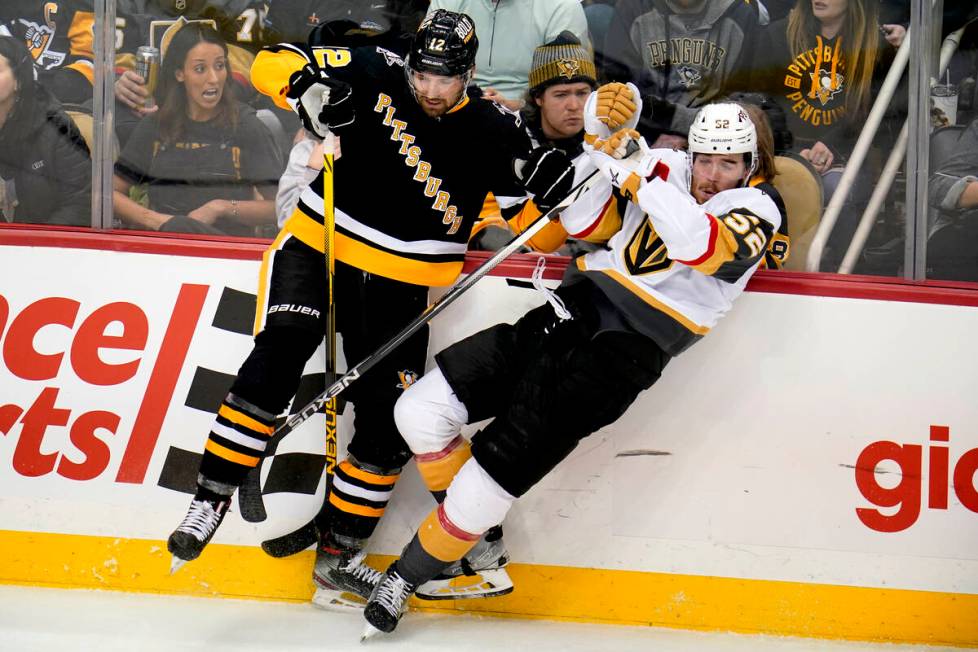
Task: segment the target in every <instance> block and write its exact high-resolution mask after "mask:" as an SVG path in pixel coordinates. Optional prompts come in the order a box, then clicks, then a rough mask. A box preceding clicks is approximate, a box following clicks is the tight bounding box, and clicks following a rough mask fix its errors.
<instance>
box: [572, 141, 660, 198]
mask: <svg viewBox="0 0 978 652" xmlns="http://www.w3.org/2000/svg"><path fill="white" fill-rule="evenodd" d="M588 155H589V156H590V157H591V160H592V161H593V162H594V164H595V165H596V166H597V167H598V169H599V170H601V173H602V174H604V175H605V176H606V177H607V178H608V180H609V181H611V185H613V186H614V187H615V188H618V189H619V190H620V191H621V193H622V195H623V196H624V197H625V199H628V200H629V201H636V199H635V198H636V196H637V195H638V191H639V190H640V189H641V188H642V187H643V186H644V185H645V184H646V183H647V180H648V179H649V178H650V177H652V176H653V175H654V172H655V166H656V165H657V164H658V163H659V157H658V156H656V155H655V154H654V153H653V150H651V149H649V146H648V145H647V144H646V143H645V139H644V138H642V137H641V136H639V135H638V132H637V131H635V130H634V129H622V130H621V131H619V132H616V133H614V134H612V135H611V136H609V137H608V138H607V140H606V141H604V142H603V143H601V146H600V147H597V148H594V149H592V150H591V151H590V152H589V154H588Z"/></svg>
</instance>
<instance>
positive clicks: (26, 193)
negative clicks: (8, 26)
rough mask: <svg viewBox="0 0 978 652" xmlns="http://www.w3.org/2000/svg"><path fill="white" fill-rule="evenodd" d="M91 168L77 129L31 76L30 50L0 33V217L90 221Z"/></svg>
mask: <svg viewBox="0 0 978 652" xmlns="http://www.w3.org/2000/svg"><path fill="white" fill-rule="evenodd" d="M91 171H92V162H91V159H90V157H89V152H88V146H86V145H85V141H84V140H83V139H82V136H81V133H80V132H79V131H78V128H77V127H76V126H75V125H74V123H73V122H72V121H71V119H70V118H69V117H68V116H67V115H65V113H64V112H63V111H62V110H61V109H60V107H59V106H58V105H57V102H55V101H54V99H53V98H51V97H50V95H49V94H48V92H47V91H46V90H45V89H44V88H42V87H41V86H40V85H39V84H37V83H36V82H35V81H34V62H33V59H32V57H31V54H30V52H29V51H28V50H27V48H26V47H25V46H24V44H23V43H22V42H21V41H20V39H17V38H13V37H10V36H0V218H2V220H3V221H4V222H30V223H34V224H70V225H75V226H88V225H90V224H91V210H92V206H91Z"/></svg>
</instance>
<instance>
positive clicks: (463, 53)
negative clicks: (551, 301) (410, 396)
mask: <svg viewBox="0 0 978 652" xmlns="http://www.w3.org/2000/svg"><path fill="white" fill-rule="evenodd" d="M476 48H477V40H476V36H475V29H474V25H473V24H472V21H471V19H470V18H469V17H468V16H465V15H464V14H457V13H452V12H447V11H439V12H434V13H433V14H432V15H431V16H429V17H428V18H427V19H426V20H425V21H424V23H422V25H421V27H420V29H419V31H418V32H417V34H416V36H415V39H414V41H413V45H412V46H411V49H410V52H409V55H408V57H407V59H406V60H405V59H402V58H401V57H400V56H398V55H397V54H396V53H394V52H391V51H389V50H386V49H384V48H381V47H376V46H374V47H360V48H356V49H353V50H351V49H348V48H338V47H328V46H310V47H305V46H303V47H297V46H291V45H283V46H276V47H271V48H268V49H266V50H263V51H262V52H260V53H259V55H258V57H257V58H256V61H255V65H254V66H253V67H252V81H253V82H254V83H255V85H256V87H257V88H258V89H259V90H261V91H262V92H264V93H266V94H268V95H270V96H271V97H272V98H273V99H275V101H276V102H277V103H278V104H279V105H280V106H291V107H293V108H294V109H295V111H296V112H297V113H298V114H299V116H300V118H301V120H302V122H303V124H304V126H305V127H306V129H308V130H309V131H311V132H313V133H315V134H317V135H318V136H320V137H325V136H326V135H327V132H329V131H335V132H336V133H337V134H338V135H339V136H340V137H341V138H342V140H343V157H342V159H341V160H339V161H338V162H337V164H336V165H335V171H334V177H333V187H334V188H335V211H334V212H335V238H334V241H335V254H336V259H337V262H336V270H335V277H334V278H335V281H334V288H335V290H334V292H335V296H336V306H337V309H336V314H337V330H338V331H339V332H340V333H341V334H342V335H343V347H344V352H345V354H346V359H347V360H348V361H351V364H352V363H353V362H356V361H360V360H362V359H363V358H365V357H366V356H367V355H368V354H370V353H372V352H373V351H374V350H375V349H376V348H377V347H378V346H379V345H381V344H383V343H385V342H386V341H388V340H389V339H390V338H391V337H392V336H393V335H394V334H396V333H397V332H398V331H400V330H401V328H402V327H403V326H404V325H406V324H407V323H408V322H409V321H411V320H412V319H413V318H415V317H417V316H418V315H419V314H420V313H421V312H422V311H423V310H424V309H425V307H426V306H427V293H428V287H429V286H432V285H448V284H451V283H452V282H453V281H455V279H456V278H457V276H458V275H459V273H460V272H461V271H462V264H463V261H464V257H465V251H466V242H467V240H468V237H469V233H470V231H471V228H472V225H473V223H474V222H475V220H476V219H477V217H478V215H479V209H480V207H481V206H482V203H483V202H484V200H485V197H486V195H487V194H488V193H489V192H492V193H494V194H495V196H496V198H497V200H498V202H499V204H500V206H501V207H502V209H503V210H504V211H506V215H507V217H509V218H511V222H512V224H513V225H514V228H515V229H516V230H521V228H522V225H523V224H524V222H523V221H524V220H530V219H534V218H535V217H536V216H537V215H539V211H538V210H537V206H540V207H546V206H547V205H548V204H551V202H552V203H556V202H558V201H560V200H561V199H563V198H564V196H565V195H566V194H567V192H568V191H569V189H570V184H571V179H572V177H573V169H572V168H571V166H570V165H569V162H568V163H566V164H560V163H559V161H558V162H554V161H551V162H550V165H549V167H548V169H547V170H546V171H544V172H541V173H540V174H539V175H537V176H536V177H535V178H534V181H532V182H529V183H527V184H525V188H524V184H521V183H520V182H519V181H518V180H517V179H516V178H515V176H514V175H513V159H514V158H520V159H525V158H527V153H528V151H529V149H530V146H529V141H528V138H527V136H526V133H525V131H524V130H523V129H522V128H521V126H520V123H519V118H518V116H515V115H513V114H511V113H509V112H507V111H504V110H501V109H500V108H499V107H498V106H497V105H495V104H494V103H492V102H489V101H485V100H481V99H473V98H471V97H470V96H469V95H468V94H467V92H466V85H467V82H468V81H469V79H470V78H471V75H472V72H473V61H474V59H475V52H476ZM537 158H541V157H540V156H537ZM543 158H544V159H547V157H543ZM547 160H549V159H547ZM545 167H547V166H545ZM527 192H530V193H532V194H533V195H534V200H535V202H536V205H537V206H535V205H534V202H532V201H527V200H526V194H527ZM551 205H552V204H551ZM554 226H555V228H554V229H552V230H550V231H553V232H554V233H557V234H558V238H559V239H562V238H563V230H562V229H560V227H559V225H554ZM323 230H324V229H323V176H322V173H320V176H319V178H318V179H317V180H316V181H314V182H313V183H312V184H310V185H309V186H308V187H307V188H306V189H305V190H304V191H303V194H302V195H301V198H300V200H299V203H298V206H297V207H296V209H295V211H294V213H293V214H292V216H291V217H290V218H289V219H288V220H287V222H286V223H285V226H284V228H283V230H282V232H281V233H280V234H279V236H278V237H277V238H276V240H275V242H274V243H273V244H272V246H271V247H270V248H269V250H268V252H267V253H266V255H265V257H264V261H263V265H262V277H261V283H260V290H259V299H258V301H259V303H258V308H257V317H256V332H257V335H256V337H255V347H254V349H253V350H252V352H251V354H250V355H249V356H248V358H247V360H245V362H244V364H243V365H242V367H241V369H240V371H239V373H238V376H237V378H236V380H235V381H234V383H233V385H232V386H231V389H230V392H229V393H228V395H227V397H226V398H225V400H224V402H223V404H222V405H221V407H220V410H219V412H218V415H217V419H216V423H215V424H214V426H213V428H212V430H211V432H210V436H209V437H208V440H207V443H206V446H205V451H204V456H203V460H202V462H201V465H200V472H199V476H198V487H197V493H196V495H195V496H194V499H193V501H192V503H191V506H190V509H189V511H188V513H187V516H186V518H185V519H184V521H183V523H181V525H180V526H179V527H178V528H177V529H176V531H175V532H174V533H173V534H172V535H171V536H170V539H169V542H168V548H169V550H170V552H172V553H173V554H174V557H175V562H180V561H181V560H192V559H195V558H196V557H197V556H198V555H199V554H200V552H201V550H202V549H203V547H204V546H205V545H206V544H207V542H208V541H209V540H210V538H211V536H212V535H213V534H214V532H215V530H216V529H217V527H218V525H219V524H220V522H221V520H222V519H223V517H224V515H225V513H226V511H227V508H228V504H229V501H230V497H231V495H232V494H233V492H234V491H235V489H236V488H237V487H239V486H240V485H241V483H242V480H243V478H244V476H245V474H246V473H247V472H248V470H249V469H250V468H253V467H255V466H256V465H257V464H258V462H259V459H260V458H261V456H262V455H263V453H264V451H265V447H266V444H267V440H268V436H269V435H270V434H271V433H272V432H273V430H274V427H273V424H274V422H275V418H276V417H277V416H278V415H279V414H281V413H282V412H283V410H285V408H286V406H287V405H288V403H289V401H290V399H291V398H292V396H293V395H294V393H295V391H296V387H297V385H298V382H299V377H300V373H301V371H302V369H303V366H304V365H305V362H306V360H307V359H308V358H309V357H310V356H311V355H312V354H313V352H314V351H315V350H316V348H317V346H318V345H319V343H320V342H321V341H322V339H323V332H324V320H323V317H322V315H323V313H324V310H323V306H324V303H325V291H324V288H325V270H324V259H323V250H324V238H323ZM546 231H547V229H545V231H544V232H541V233H539V234H537V235H536V236H535V238H537V241H536V243H537V244H538V245H539V246H540V248H544V249H547V248H549V249H552V248H554V247H555V245H553V244H548V243H547V239H548V238H550V239H553V233H550V234H548V233H547V232H546ZM283 305H288V306H295V307H298V309H295V310H293V309H289V310H277V308H279V307H280V306H283ZM427 337H428V336H427V331H426V330H422V331H420V332H419V333H418V334H417V335H415V336H414V337H412V338H411V339H410V340H408V341H407V342H406V343H405V344H402V345H401V346H400V347H399V348H398V349H397V350H395V351H394V352H393V353H391V354H390V355H388V356H387V357H386V358H384V359H383V360H382V361H380V362H379V363H378V364H377V365H376V366H375V367H373V368H372V369H370V370H369V371H368V372H367V373H365V374H364V375H363V376H362V377H361V378H360V379H359V380H358V381H357V382H356V383H354V384H353V385H351V386H350V388H349V390H348V393H346V394H344V396H345V397H347V398H349V400H350V401H351V402H353V403H354V406H355V408H356V409H355V418H354V430H355V432H354V434H353V437H352V440H351V442H350V445H349V448H348V457H347V458H346V459H345V460H343V461H342V462H341V463H340V464H338V465H337V466H336V469H335V476H334V478H333V482H332V486H331V489H330V491H329V494H328V497H327V502H326V505H325V508H324V509H325V514H324V518H323V519H321V520H320V521H319V522H325V523H328V528H326V529H325V530H324V531H321V541H320V545H319V546H318V552H317V562H316V569H315V573H314V580H315V581H316V584H317V586H318V587H319V588H320V589H322V590H323V591H329V592H331V593H330V594H329V595H327V596H324V598H329V599H330V600H332V599H334V598H336V599H339V598H340V597H341V594H342V593H343V592H346V593H353V594H359V595H360V596H361V597H363V598H366V597H367V596H368V595H369V594H370V592H371V590H372V589H373V587H374V585H375V584H376V582H377V580H378V579H379V577H380V573H378V572H377V571H375V570H373V569H371V568H370V567H369V566H367V565H366V564H365V563H364V561H363V559H364V555H365V552H364V545H365V543H366V540H367V539H368V538H369V537H370V536H371V534H372V533H373V531H374V528H375V527H376V526H377V523H378V522H379V520H380V518H381V516H383V514H384V509H385V508H386V506H387V503H388V500H389V499H390V496H391V492H392V490H393V488H394V485H395V483H396V482H397V479H398V476H399V473H400V470H401V467H403V466H404V464H405V463H406V462H407V461H408V460H409V459H410V457H411V453H410V451H409V450H408V448H407V445H406V444H405V443H404V441H403V439H402V438H401V436H400V434H399V433H398V431H397V427H396V426H395V424H394V418H393V406H394V403H395V401H396V399H397V398H398V396H399V395H400V394H401V391H402V389H403V388H404V387H406V386H407V385H409V384H410V383H411V382H412V381H413V380H414V379H415V378H417V377H418V376H419V375H420V374H421V373H422V372H423V371H424V365H425V361H426V357H427ZM451 463H452V461H451V460H450V461H449V462H447V464H451ZM438 468H439V469H440V471H439V473H440V475H439V473H436V474H435V475H433V476H432V478H431V482H429V488H431V489H432V491H433V493H435V495H436V497H438V496H439V495H441V492H442V491H443V490H444V489H445V487H447V481H448V480H449V479H450V477H451V473H449V474H447V475H446V474H445V470H446V469H448V470H451V469H452V468H453V467H451V466H446V465H445V464H442V465H441V466H439V467H438ZM422 473H424V472H422ZM441 483H444V485H443V484H441ZM492 539H493V538H492V537H491V536H487V537H486V538H485V541H484V543H485V544H486V545H485V546H484V548H485V549H486V550H489V551H490V552H491V551H492V550H495V551H496V558H495V559H494V560H492V561H494V562H499V561H500V560H499V556H500V555H501V554H502V548H501V544H497V543H496V542H495V541H493V540H492ZM490 556H492V555H490Z"/></svg>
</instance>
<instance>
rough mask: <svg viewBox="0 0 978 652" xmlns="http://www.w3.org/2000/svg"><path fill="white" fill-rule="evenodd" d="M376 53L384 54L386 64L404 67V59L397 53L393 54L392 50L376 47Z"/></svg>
mask: <svg viewBox="0 0 978 652" xmlns="http://www.w3.org/2000/svg"><path fill="white" fill-rule="evenodd" d="M377 53H378V54H382V55H383V56H384V61H386V62H387V65H388V66H401V67H402V68H403V67H404V59H402V58H401V57H400V56H399V55H397V54H395V53H394V52H391V51H390V50H387V49H385V48H377Z"/></svg>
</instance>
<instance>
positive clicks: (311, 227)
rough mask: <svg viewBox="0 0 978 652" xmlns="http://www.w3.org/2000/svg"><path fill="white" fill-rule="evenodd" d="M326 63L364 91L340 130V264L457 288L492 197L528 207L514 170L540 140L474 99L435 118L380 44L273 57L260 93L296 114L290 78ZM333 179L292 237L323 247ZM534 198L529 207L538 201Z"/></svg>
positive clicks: (262, 66)
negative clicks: (288, 97) (289, 97)
mask: <svg viewBox="0 0 978 652" xmlns="http://www.w3.org/2000/svg"><path fill="white" fill-rule="evenodd" d="M309 61H315V62H316V65H319V66H320V67H322V68H324V69H325V70H326V71H327V73H328V74H329V75H330V76H331V77H334V78H337V79H340V80H342V81H345V82H347V83H349V84H350V85H351V86H352V87H353V96H352V100H353V102H354V107H355V109H356V119H355V121H354V122H353V124H351V125H349V126H347V127H343V128H340V129H338V130H337V132H336V133H337V135H338V136H339V137H340V139H341V142H342V144H341V147H342V152H343V154H342V158H340V159H339V160H338V161H337V162H336V166H335V173H334V180H333V183H334V188H335V191H334V195H335V216H336V235H335V248H336V256H337V259H338V260H341V261H343V262H345V263H348V264H350V265H353V266H356V267H358V268H360V269H362V270H364V271H367V272H370V273H373V274H380V275H381V276H385V277H388V278H392V279H395V280H398V281H403V282H406V283H415V284H418V285H448V284H451V283H452V282H453V281H454V280H455V279H456V277H457V276H458V274H459V273H460V272H461V270H462V263H463V261H464V258H465V251H466V244H467V242H468V239H469V234H470V231H471V229H472V226H473V224H474V223H475V222H476V221H477V220H478V218H479V211H480V209H481V208H482V205H483V202H484V201H485V198H486V195H487V194H488V193H489V192H492V193H493V194H494V195H495V197H496V201H497V202H499V205H500V208H501V209H502V211H503V214H504V216H506V217H507V218H508V217H510V216H511V215H512V214H513V213H514V212H518V211H520V207H521V206H522V204H523V202H524V201H525V199H526V197H525V193H524V191H523V188H522V186H521V184H520V183H519V182H518V181H517V180H516V178H515V176H514V175H513V172H512V161H513V158H514V157H520V158H525V157H526V155H527V153H528V151H529V149H530V143H529V139H528V137H527V135H526V132H525V130H524V129H523V128H522V126H521V124H520V122H521V121H520V118H519V116H517V115H515V114H513V113H510V112H508V111H505V110H504V109H502V108H500V107H499V106H497V105H496V104H495V103H493V102H489V101H487V100H483V99H477V98H474V97H468V96H466V97H465V98H464V99H463V100H462V102H460V104H459V105H458V106H456V107H455V108H453V109H451V110H450V111H449V112H448V113H446V114H444V115H442V116H440V117H438V118H432V117H429V116H428V115H427V114H425V113H424V111H423V110H422V109H421V107H420V105H419V104H418V102H417V100H416V99H415V97H414V94H413V93H412V91H411V88H410V86H409V85H408V83H407V80H406V76H405V69H404V61H403V60H402V59H401V57H400V56H398V55H397V54H395V53H393V52H391V51H389V50H386V49H384V48H381V47H376V46H365V47H359V48H356V49H353V50H350V49H346V48H321V47H316V48H307V47H299V46H292V45H278V46H273V47H270V48H266V49H265V50H262V51H261V52H260V53H259V54H258V56H257V58H256V59H255V65H254V66H253V67H252V70H251V77H252V83H253V84H254V85H255V87H256V88H257V89H258V90H259V91H261V92H263V93H265V94H266V95H269V96H271V97H272V98H273V99H274V100H275V101H276V103H277V104H278V105H279V106H282V107H287V104H286V102H285V91H286V89H287V84H288V79H289V75H290V74H291V73H292V72H293V71H295V70H298V69H299V68H301V67H302V66H303V65H304V64H305V63H307V62H309ZM322 183H323V179H322V175H320V176H319V178H317V180H316V181H314V182H313V183H312V184H311V185H310V186H309V187H307V188H306V189H305V190H304V191H303V193H302V195H301V198H300V201H299V204H298V206H297V207H296V209H295V211H294V213H293V214H292V216H291V217H290V218H289V219H288V221H287V222H286V223H285V227H284V228H285V230H286V231H288V232H290V233H292V234H293V235H295V236H296V237H297V238H299V239H300V240H302V241H303V242H305V243H306V244H308V245H309V246H312V247H315V248H317V249H319V250H322V249H323V227H322V210H323V200H322ZM527 203H529V202H527Z"/></svg>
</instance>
